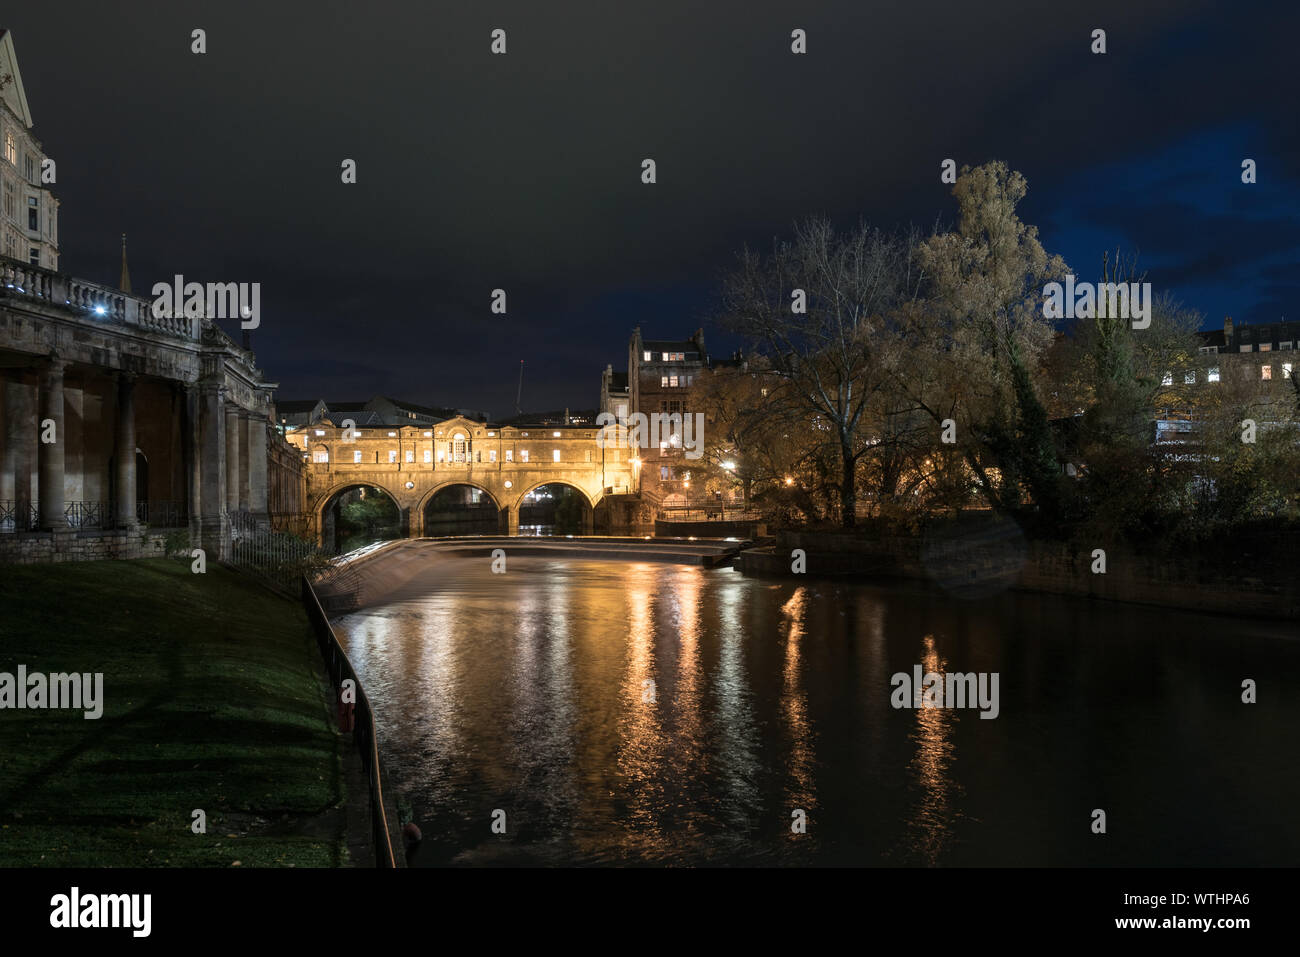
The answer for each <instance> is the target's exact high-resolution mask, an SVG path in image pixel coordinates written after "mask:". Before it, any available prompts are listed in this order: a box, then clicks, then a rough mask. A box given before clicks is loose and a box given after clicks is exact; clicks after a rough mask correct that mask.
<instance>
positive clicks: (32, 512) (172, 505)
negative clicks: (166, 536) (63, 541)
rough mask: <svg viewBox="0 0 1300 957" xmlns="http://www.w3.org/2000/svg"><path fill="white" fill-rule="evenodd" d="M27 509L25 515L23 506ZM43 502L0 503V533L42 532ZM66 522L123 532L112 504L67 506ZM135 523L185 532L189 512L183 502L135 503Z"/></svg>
mask: <svg viewBox="0 0 1300 957" xmlns="http://www.w3.org/2000/svg"><path fill="white" fill-rule="evenodd" d="M24 505H26V506H27V508H26V510H25V511H26V514H25V515H24V508H23V506H24ZM40 512H41V506H40V502H14V501H0V533H3V532H10V533H12V532H30V531H37V530H39V529H40V528H41V518H40ZM63 521H64V523H65V525H66V526H67V527H68V528H75V529H102V528H120V527H122V526H123V525H125V524H128V523H126V522H122V521H120V520H119V515H118V510H117V506H116V505H115V504H114V503H112V502H65V503H64V506H63ZM135 523H137V524H140V525H149V526H152V527H154V528H185V527H186V526H187V525H188V524H189V509H188V508H187V507H186V505H185V503H184V502H136V505H135Z"/></svg>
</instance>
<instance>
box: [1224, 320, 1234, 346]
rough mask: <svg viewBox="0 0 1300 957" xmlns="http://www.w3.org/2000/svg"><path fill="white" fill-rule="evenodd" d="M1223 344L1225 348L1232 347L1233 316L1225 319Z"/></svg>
mask: <svg viewBox="0 0 1300 957" xmlns="http://www.w3.org/2000/svg"><path fill="white" fill-rule="evenodd" d="M1223 344H1224V346H1225V347H1227V346H1231V345H1232V316H1224V317H1223Z"/></svg>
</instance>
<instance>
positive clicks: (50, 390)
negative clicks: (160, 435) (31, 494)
mask: <svg viewBox="0 0 1300 957" xmlns="http://www.w3.org/2000/svg"><path fill="white" fill-rule="evenodd" d="M66 367H67V363H66V362H64V361H63V360H62V359H59V358H57V357H51V358H50V361H49V362H48V363H47V364H46V365H45V367H44V368H43V369H41V415H40V420H41V421H40V424H39V432H40V437H41V444H40V446H39V447H38V448H37V454H38V456H39V460H40V467H39V485H40V491H39V492H38V493H37V496H36V498H37V501H38V502H39V503H40V508H41V528H43V529H55V528H66V527H67V524H68V523H67V519H65V518H64V515H63V467H64V450H65V449H66V448H67V445H68V435H67V432H66V431H65V429H64V425H65V423H64V418H63V370H64V368H66ZM47 440H52V441H47ZM132 449H133V450H134V446H132ZM132 461H133V462H134V459H133V460H132Z"/></svg>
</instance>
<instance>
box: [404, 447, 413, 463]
mask: <svg viewBox="0 0 1300 957" xmlns="http://www.w3.org/2000/svg"><path fill="white" fill-rule="evenodd" d="M406 461H408V462H414V461H415V449H407V450H406Z"/></svg>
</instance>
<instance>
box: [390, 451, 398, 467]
mask: <svg viewBox="0 0 1300 957" xmlns="http://www.w3.org/2000/svg"><path fill="white" fill-rule="evenodd" d="M396 461H397V449H389V450H388V464H389V465H392V464H393V463H394V462H396Z"/></svg>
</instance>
